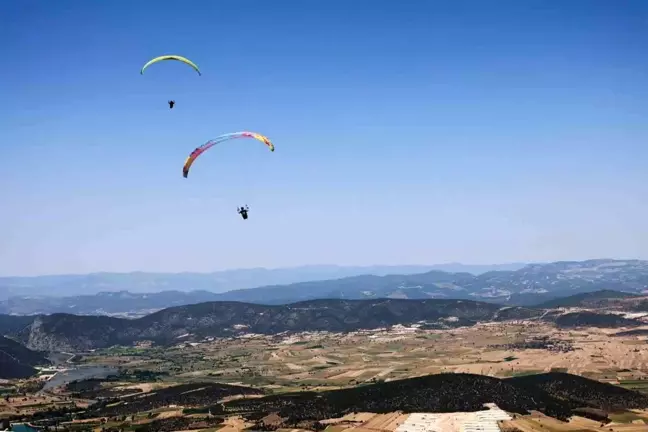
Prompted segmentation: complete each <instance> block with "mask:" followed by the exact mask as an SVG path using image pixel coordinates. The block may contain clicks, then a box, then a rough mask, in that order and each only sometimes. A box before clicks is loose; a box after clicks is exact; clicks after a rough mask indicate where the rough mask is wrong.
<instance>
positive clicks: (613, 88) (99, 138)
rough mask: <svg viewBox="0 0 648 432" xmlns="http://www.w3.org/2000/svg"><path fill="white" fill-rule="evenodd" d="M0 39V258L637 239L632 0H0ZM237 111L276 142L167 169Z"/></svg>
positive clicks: (249, 254)
mask: <svg viewBox="0 0 648 432" xmlns="http://www.w3.org/2000/svg"><path fill="white" fill-rule="evenodd" d="M0 40H2V41H3V44H2V47H3V56H2V58H0V95H2V103H1V104H0V165H1V170H0V207H1V208H2V211H0V275H35V274H54V273H85V272H92V271H132V270H149V271H211V270H218V269H224V268H241V267H255V266H264V267H281V266H293V265H301V264H316V263H334V264H342V265H345V264H359V265H363V264H375V263H380V264H406V263H407V264H418V263H421V264H423V263H425V264H431V263H442V262H449V261H461V262H464V263H496V262H510V261H546V260H558V259H583V258H591V257H633V258H648V225H647V223H646V221H648V204H647V202H648V201H647V198H648V193H647V192H648V186H647V180H648V175H647V174H646V161H647V157H648V150H647V149H646V147H647V145H648V122H647V121H646V118H648V117H647V115H648V56H647V55H646V46H648V45H647V44H648V2H645V1H643V0H636V1H615V2H611V1H599V0H588V1H584V0H571V1H568V2H567V1H559V0H555V1H535V0H527V1H523V2H521V1H518V0H498V1H492V2H484V1H481V0H474V1H429V0H411V1H407V2H401V1H381V0H371V1H369V0H353V1H348V0H347V1H343V0H328V1H319V0H312V1H297V0H294V1H288V0H273V1H272V2H270V1H262V0H258V1H251V0H236V1H235V0H219V1H208V0H195V1H191V2H187V1H173V2H171V1H155V2H153V1H148V0H147V1H144V0H141V1H137V2H134V1H126V0H113V1H110V2H98V1H87V0H78V1H77V0H61V1H56V2H54V1H47V0H41V1H33V0H20V1H19V0H7V1H3V2H0ZM167 53H172V54H181V55H185V56H187V57H189V58H191V59H192V60H194V61H195V62H196V63H197V64H198V65H199V67H200V68H201V71H202V73H203V75H202V76H198V75H197V74H196V73H195V72H194V71H192V70H191V69H190V68H189V67H187V66H185V65H182V64H179V63H174V62H164V63H160V64H157V65H154V66H152V67H151V68H149V69H148V70H147V71H146V73H145V74H144V75H143V76H142V75H140V74H139V69H140V68H141V66H142V65H143V64H144V63H145V62H146V61H147V60H148V59H150V58H152V57H154V56H157V55H161V54H167ZM168 99H175V100H176V103H177V104H176V107H175V108H174V109H173V110H169V108H168V105H167V103H166V102H167V100H168ZM238 130H252V131H257V132H260V133H263V134H265V135H267V136H269V137H270V138H271V139H272V140H273V142H274V143H275V145H276V151H275V152H274V153H271V152H269V151H267V149H266V148H265V147H264V146H263V145H262V144H261V143H259V142H256V141H252V140H235V141H230V142H228V143H225V144H222V145H219V146H217V147H214V148H213V149H211V150H210V151H209V152H207V153H205V154H204V155H203V156H202V157H201V158H200V159H199V160H198V161H197V162H196V163H195V164H194V166H193V167H192V172H191V174H190V176H189V178H188V179H184V178H183V177H182V174H181V168H182V163H183V162H184V159H185V158H186V156H187V155H188V154H189V152H191V150H193V149H194V148H195V147H196V146H198V145H201V144H203V143H204V142H205V141H207V140H209V139H210V138H214V137H216V136H217V135H220V134H222V133H227V132H233V131H238ZM240 204H249V206H250V208H251V212H250V219H248V220H247V221H243V220H241V218H240V217H239V216H238V215H237V214H236V207H237V205H240Z"/></svg>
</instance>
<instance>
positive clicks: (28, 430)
mask: <svg viewBox="0 0 648 432" xmlns="http://www.w3.org/2000/svg"><path fill="white" fill-rule="evenodd" d="M11 431H12V432H40V431H39V430H38V429H34V428H33V427H29V426H27V424H26V423H14V424H12V425H11Z"/></svg>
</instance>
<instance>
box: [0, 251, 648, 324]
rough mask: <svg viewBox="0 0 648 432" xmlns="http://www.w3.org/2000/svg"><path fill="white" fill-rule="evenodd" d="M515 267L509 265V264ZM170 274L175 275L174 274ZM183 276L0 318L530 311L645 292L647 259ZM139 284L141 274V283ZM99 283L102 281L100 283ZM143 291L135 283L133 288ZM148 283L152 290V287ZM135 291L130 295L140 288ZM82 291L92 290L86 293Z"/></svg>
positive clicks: (36, 301) (10, 306) (33, 304)
mask: <svg viewBox="0 0 648 432" xmlns="http://www.w3.org/2000/svg"><path fill="white" fill-rule="evenodd" d="M515 265H516V264H511V266H515ZM459 266H460V265H459ZM416 268H417V267H415V266H414V267H408V269H410V270H412V271H413V270H415V269H416ZM343 269H345V270H340V271H352V270H353V271H359V270H358V268H354V269H355V270H354V269H351V268H343ZM368 269H369V268H365V270H366V271H369V270H368ZM389 269H390V268H382V267H381V268H373V271H375V272H377V273H380V272H386V271H388V270H389ZM306 273H307V272H305V273H303V275H305V274H306ZM142 275H145V274H142ZM95 276H96V277H98V276H97V275H95ZM122 276H123V275H122ZM175 276H177V277H178V278H179V277H180V276H179V275H174V277H175ZM79 277H81V276H79ZM87 277H90V276H87ZM169 277H170V276H169ZM187 277H188V279H186V280H185V283H186V284H185V285H182V290H177V291H163V292H158V293H136V292H133V291H132V290H130V288H129V291H116V292H115V291H106V292H100V293H97V294H89V295H77V296H69V297H44V296H14V297H11V298H8V299H5V300H4V301H0V313H4V314H14V315H34V314H51V313H73V314H80V315H112V316H125V317H138V316H139V317H141V316H144V315H146V314H149V313H152V312H155V311H157V310H160V309H163V308H166V307H172V306H180V305H185V304H193V303H201V302H206V301H239V302H247V303H258V304H266V305H278V304H288V303H293V302H298V301H305V300H314V299H323V298H337V299H378V298H393V299H396V298H401V299H433V298H438V299H443V298H445V299H464V300H469V299H470V300H479V301H486V302H493V303H497V304H503V305H515V306H531V305H536V304H538V303H542V302H547V301H550V300H552V299H556V298H560V297H565V296H569V295H575V294H580V293H588V292H593V291H599V290H616V291H621V292H626V293H635V294H641V293H644V292H648V261H641V260H611V259H599V260H588V261H560V262H554V263H548V264H529V265H525V266H523V267H521V268H518V269H515V270H495V271H487V272H484V273H480V274H472V273H469V272H466V271H462V272H446V271H440V270H431V271H427V272H424V273H416V274H392V273H390V274H384V275H379V274H372V275H369V274H364V275H356V276H349V277H343V278H337V279H328V280H317V281H305V282H296V283H291V284H283V285H270V286H264V287H258V288H249V289H236V290H230V291H227V292H221V293H216V292H211V291H207V290H195V288H196V287H203V286H204V285H201V283H206V282H205V281H207V280H208V279H204V278H208V275H193V276H191V277H195V278H196V279H195V280H196V281H198V280H200V281H202V282H200V283H198V282H196V283H193V282H191V280H192V279H191V277H189V276H187ZM124 278H125V276H124ZM201 278H203V279H201ZM126 279H127V278H126ZM126 279H124V280H122V282H120V284H117V285H110V288H111V289H113V288H116V287H131V286H130V285H128V284H127V283H126ZM145 279H146V278H144V276H142V279H141V280H140V282H141V281H142V280H145ZM180 280H181V278H180V279H178V280H177V281H176V282H177V284H178V285H177V287H180V285H181V283H180ZM77 282H78V281H77ZM0 283H1V281H0ZM75 283H76V282H75ZM104 283H107V282H106V280H104ZM153 285H155V284H153ZM153 285H151V286H153ZM93 286H98V285H93ZM142 286H143V285H137V287H140V288H141V287H142ZM155 286H158V287H159V285H155ZM137 287H136V288H135V290H136V289H140V288H137ZM75 289H76V288H75ZM65 290H67V288H66V289H65ZM65 290H62V291H65ZM89 291H90V292H92V289H89ZM628 295H630V294H628Z"/></svg>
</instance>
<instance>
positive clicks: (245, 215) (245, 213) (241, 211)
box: [236, 205, 250, 219]
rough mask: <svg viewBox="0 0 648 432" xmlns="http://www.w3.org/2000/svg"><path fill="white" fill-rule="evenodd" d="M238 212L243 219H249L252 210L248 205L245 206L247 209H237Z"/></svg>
mask: <svg viewBox="0 0 648 432" xmlns="http://www.w3.org/2000/svg"><path fill="white" fill-rule="evenodd" d="M236 210H237V211H238V213H239V214H240V215H241V217H243V219H247V218H248V211H250V208H249V207H248V206H247V205H246V206H245V208H243V207H241V208H237V209H236Z"/></svg>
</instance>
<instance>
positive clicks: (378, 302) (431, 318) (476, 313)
mask: <svg viewBox="0 0 648 432" xmlns="http://www.w3.org/2000/svg"><path fill="white" fill-rule="evenodd" d="M30 319H31V320H32V321H31V324H29V325H28V326H26V327H22V328H20V329H17V330H16V329H14V330H15V331H14V332H13V333H11V334H12V335H13V336H15V337H17V338H18V339H19V340H21V341H22V342H24V343H25V344H26V346H28V347H29V348H32V349H36V350H41V351H84V350H89V349H95V348H105V347H109V346H112V345H131V344H132V343H134V342H138V341H143V340H151V341H154V342H156V343H158V344H162V345H167V344H174V343H178V341H179V340H180V339H179V338H180V337H182V341H192V340H193V341H199V340H202V339H204V338H206V337H210V336H211V337H231V336H237V335H241V334H244V333H258V334H268V335H272V334H278V333H282V332H302V331H329V332H349V331H355V330H360V329H376V328H383V327H388V326H392V325H396V324H403V325H411V324H420V325H422V326H424V327H425V328H438V329H443V328H454V327H460V326H472V325H474V324H476V323H477V322H493V321H507V320H511V319H525V320H529V319H531V320H532V319H542V320H543V321H547V322H553V323H555V324H556V325H557V326H559V327H575V326H598V327H633V326H638V325H641V324H642V323H641V322H640V321H638V320H634V319H627V318H624V317H622V316H620V315H618V314H613V313H610V314H607V313H596V312H592V311H581V312H566V313H565V312H560V311H546V310H542V309H530V308H524V307H517V306H502V305H497V304H494V303H487V302H478V301H474V300H444V299H421V300H408V299H375V300H340V299H323V300H309V301H304V302H298V303H291V304H287V305H259V304H253V303H241V302H206V303H198V304H193V305H186V306H177V307H172V308H167V309H163V310H161V311H158V312H155V313H152V314H149V315H146V316H144V317H142V318H138V319H125V318H116V317H108V316H91V315H72V314H52V315H37V316H35V317H30ZM4 331H5V330H4V329H2V328H1V327H0V332H4Z"/></svg>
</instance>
